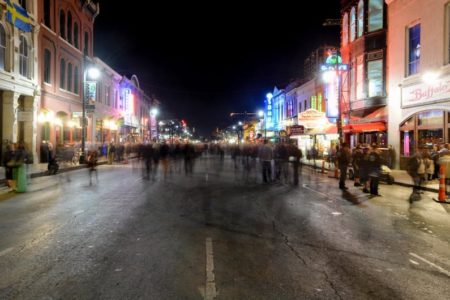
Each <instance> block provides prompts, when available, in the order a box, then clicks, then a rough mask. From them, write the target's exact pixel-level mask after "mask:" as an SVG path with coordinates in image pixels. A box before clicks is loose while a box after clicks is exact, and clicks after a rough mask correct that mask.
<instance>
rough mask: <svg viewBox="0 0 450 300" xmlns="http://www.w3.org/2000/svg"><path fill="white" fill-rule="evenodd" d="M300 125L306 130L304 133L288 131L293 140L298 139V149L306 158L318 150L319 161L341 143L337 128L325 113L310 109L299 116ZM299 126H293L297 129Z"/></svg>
mask: <svg viewBox="0 0 450 300" xmlns="http://www.w3.org/2000/svg"><path fill="white" fill-rule="evenodd" d="M298 123H299V125H300V126H302V127H303V128H304V130H303V132H298V131H297V130H292V129H291V128H289V129H288V132H289V133H290V138H291V139H296V140H297V144H298V147H299V148H300V150H301V151H302V153H303V154H304V157H309V156H311V155H312V150H313V149H316V150H317V157H316V158H318V159H322V158H325V157H327V156H328V154H329V153H330V151H331V148H332V147H335V146H336V145H337V143H338V141H339V135H338V134H337V127H336V125H335V124H333V123H330V121H329V119H328V118H327V117H326V116H325V113H324V112H320V111H317V110H315V109H308V110H306V111H305V112H302V113H300V114H299V117H298ZM297 127H298V126H293V128H297Z"/></svg>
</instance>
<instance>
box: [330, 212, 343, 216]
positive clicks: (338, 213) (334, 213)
mask: <svg viewBox="0 0 450 300" xmlns="http://www.w3.org/2000/svg"><path fill="white" fill-rule="evenodd" d="M331 214H332V215H334V216H340V215H342V213H341V212H338V211H333V212H332V213H331Z"/></svg>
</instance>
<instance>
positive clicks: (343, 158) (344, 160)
mask: <svg viewBox="0 0 450 300" xmlns="http://www.w3.org/2000/svg"><path fill="white" fill-rule="evenodd" d="M336 158H337V163H338V167H339V172H340V175H339V188H340V189H341V190H347V189H348V188H347V187H346V186H345V179H347V168H348V164H349V163H350V159H351V153H350V149H349V146H348V144H347V143H342V145H341V147H340V148H339V150H338V151H337V152H336Z"/></svg>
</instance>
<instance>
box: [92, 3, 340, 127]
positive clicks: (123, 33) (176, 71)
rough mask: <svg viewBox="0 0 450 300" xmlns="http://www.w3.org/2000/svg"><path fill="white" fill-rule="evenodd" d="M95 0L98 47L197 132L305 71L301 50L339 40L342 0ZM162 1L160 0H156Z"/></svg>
mask: <svg viewBox="0 0 450 300" xmlns="http://www.w3.org/2000/svg"><path fill="white" fill-rule="evenodd" d="M155 2H160V1H145V8H144V7H142V6H143V4H142V3H141V2H139V3H137V2H133V1H130V2H129V5H123V3H122V4H120V5H119V3H117V1H111V0H99V3H100V15H99V16H98V17H97V19H96V21H95V36H94V39H95V41H94V45H95V55H96V56H98V57H100V58H101V59H102V60H103V61H105V62H106V63H107V64H109V65H110V66H112V67H113V68H114V69H115V70H116V71H117V72H119V73H120V74H125V75H129V74H136V75H137V76H138V78H139V81H140V84H141V88H143V89H144V90H145V91H146V92H147V94H150V95H151V94H154V95H156V96H157V98H158V99H160V101H161V102H162V113H163V115H162V118H169V117H175V118H179V119H186V120H187V122H188V125H189V126H195V127H196V128H197V129H198V130H199V131H200V132H201V133H202V134H204V135H209V133H210V132H211V131H212V130H213V129H214V128H215V127H217V126H219V127H223V126H226V125H228V124H229V123H230V122H231V120H230V118H229V113H230V112H243V111H249V112H253V111H257V110H258V109H260V108H262V104H263V101H264V97H265V94H266V93H267V92H269V91H271V90H272V89H273V87H274V86H275V85H279V86H283V85H285V84H286V83H287V82H289V80H290V79H291V78H295V77H299V76H301V74H302V66H303V61H304V59H305V57H306V56H307V55H308V54H309V53H310V52H311V51H312V50H313V49H315V48H316V47H318V46H319V45H323V44H337V43H338V41H339V27H323V26H322V23H323V21H324V19H326V18H339V0H326V1H323V0H321V1H319V0H316V1H308V2H309V3H308V7H307V8H306V7H304V8H299V7H298V6H300V5H302V3H303V1H299V2H297V3H296V6H294V5H293V4H292V2H288V1H286V2H282V1H272V2H271V3H267V4H263V2H262V1H260V2H259V3H258V4H255V5H254V6H251V5H249V4H246V5H244V4H243V3H244V2H245V1H240V3H239V2H238V3H237V4H232V2H230V1H227V2H225V1H224V2H218V1H211V2H210V4H209V5H205V4H196V3H194V1H189V2H188V3H184V4H179V3H177V2H171V1H164V2H165V4H161V3H158V4H157V3H155ZM161 2H162V1H161Z"/></svg>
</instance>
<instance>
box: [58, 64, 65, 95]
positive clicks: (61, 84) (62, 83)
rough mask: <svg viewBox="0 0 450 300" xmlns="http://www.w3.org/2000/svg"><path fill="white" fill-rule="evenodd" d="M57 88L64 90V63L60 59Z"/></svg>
mask: <svg viewBox="0 0 450 300" xmlns="http://www.w3.org/2000/svg"><path fill="white" fill-rule="evenodd" d="M59 87H60V88H61V89H65V87H66V61H65V60H64V58H61V66H60V69H59Z"/></svg>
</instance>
